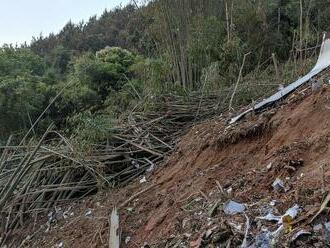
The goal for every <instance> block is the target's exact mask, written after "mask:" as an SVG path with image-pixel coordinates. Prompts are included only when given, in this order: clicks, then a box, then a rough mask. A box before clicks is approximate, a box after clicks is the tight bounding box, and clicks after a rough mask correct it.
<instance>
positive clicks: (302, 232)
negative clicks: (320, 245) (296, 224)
mask: <svg viewBox="0 0 330 248" xmlns="http://www.w3.org/2000/svg"><path fill="white" fill-rule="evenodd" d="M304 235H312V234H311V233H310V232H308V231H305V230H300V231H298V232H296V233H295V234H294V235H293V237H292V241H295V240H297V239H298V238H299V237H301V236H304Z"/></svg>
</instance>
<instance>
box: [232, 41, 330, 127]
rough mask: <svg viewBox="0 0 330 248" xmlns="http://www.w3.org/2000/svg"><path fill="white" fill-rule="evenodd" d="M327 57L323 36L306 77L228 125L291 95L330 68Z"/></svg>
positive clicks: (329, 52)
mask: <svg viewBox="0 0 330 248" xmlns="http://www.w3.org/2000/svg"><path fill="white" fill-rule="evenodd" d="M329 56H330V39H325V36H324V39H323V42H322V46H321V50H320V55H319V58H318V60H317V63H316V65H315V67H314V68H313V69H312V70H311V71H310V72H309V73H308V74H307V75H305V76H303V77H301V78H299V79H298V80H297V81H295V82H293V83H291V84H289V85H288V86H286V87H285V88H284V89H282V90H280V91H278V92H277V93H275V94H274V95H272V96H270V97H268V98H266V99H264V100H263V101H261V102H260V103H258V104H256V105H255V106H253V107H252V108H250V109H248V110H246V111H244V112H243V113H241V114H239V115H237V116H235V117H234V118H232V119H231V120H230V121H229V124H230V125H232V124H234V123H235V122H237V121H239V120H240V119H242V118H243V117H244V116H246V115H247V114H249V113H250V112H256V111H260V110H262V109H263V108H265V107H268V106H270V105H272V104H273V103H276V102H277V101H279V100H281V99H282V98H283V97H285V96H287V95H289V94H290V93H292V92H293V91H295V90H296V89H297V88H298V87H300V86H301V85H303V84H305V83H306V82H308V81H309V80H310V79H311V78H313V77H314V76H316V75H317V74H319V73H320V72H321V71H323V70H324V69H326V68H327V67H329V66H330V61H329Z"/></svg>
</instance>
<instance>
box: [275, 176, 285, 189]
mask: <svg viewBox="0 0 330 248" xmlns="http://www.w3.org/2000/svg"><path fill="white" fill-rule="evenodd" d="M272 186H273V188H274V190H276V191H280V190H283V189H284V182H283V181H282V180H281V179H279V178H276V180H275V181H274V182H273V184H272Z"/></svg>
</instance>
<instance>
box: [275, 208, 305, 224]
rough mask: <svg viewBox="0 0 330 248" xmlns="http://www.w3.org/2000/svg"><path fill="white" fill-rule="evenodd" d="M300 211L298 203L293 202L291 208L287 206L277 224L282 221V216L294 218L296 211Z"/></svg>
mask: <svg viewBox="0 0 330 248" xmlns="http://www.w3.org/2000/svg"><path fill="white" fill-rule="evenodd" d="M299 211H300V207H299V205H298V204H295V205H294V206H293V207H292V208H289V209H288V210H287V211H286V212H285V214H284V215H283V216H282V218H281V219H280V221H279V222H278V223H279V224H282V223H283V218H285V217H290V218H291V219H294V218H296V217H297V215H298V213H299Z"/></svg>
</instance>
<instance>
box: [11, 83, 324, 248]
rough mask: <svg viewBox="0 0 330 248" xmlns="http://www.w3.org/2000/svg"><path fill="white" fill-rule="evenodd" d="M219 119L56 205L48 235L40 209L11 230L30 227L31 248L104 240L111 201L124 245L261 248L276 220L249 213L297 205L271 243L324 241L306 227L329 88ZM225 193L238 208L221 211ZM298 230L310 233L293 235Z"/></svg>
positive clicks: (319, 187)
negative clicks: (81, 196) (164, 154)
mask: <svg viewBox="0 0 330 248" xmlns="http://www.w3.org/2000/svg"><path fill="white" fill-rule="evenodd" d="M227 121H228V118H227V117H224V116H222V117H218V118H215V119H213V120H209V121H207V122H205V123H202V124H200V125H197V126H195V127H194V128H192V129H191V130H190V132H189V133H188V134H187V135H186V136H184V137H183V138H182V140H181V142H180V143H179V145H178V147H177V149H176V151H175V153H174V154H172V155H171V156H170V157H169V158H168V159H167V161H166V162H165V163H164V165H163V166H162V167H161V168H158V169H156V170H155V171H153V172H152V173H150V174H149V175H147V176H146V182H143V180H142V181H139V180H138V181H137V182H135V183H134V184H132V185H129V186H127V187H125V188H123V189H119V190H113V191H110V192H104V193H102V194H99V195H96V196H94V197H90V198H89V199H87V200H84V201H82V202H78V203H74V204H72V205H65V206H61V207H62V210H60V211H57V215H56V214H55V215H56V216H55V219H56V221H55V222H54V219H52V220H51V221H49V224H48V229H49V230H48V231H47V233H45V230H44V229H45V228H41V229H39V226H40V224H42V223H46V222H47V218H48V217H44V218H43V219H40V221H37V223H38V224H35V225H34V226H33V225H32V224H31V226H30V229H28V230H25V231H24V232H23V233H18V234H17V236H16V237H19V236H20V237H25V236H26V235H27V234H31V233H34V234H35V235H34V237H33V238H31V239H30V240H26V242H25V245H27V246H31V247H32V246H33V247H56V245H57V247H108V230H109V222H108V216H109V213H110V212H111V210H112V207H113V206H115V205H117V206H119V207H120V209H119V212H120V220H121V228H122V240H123V243H126V246H127V247H141V246H143V245H145V247H216V245H218V247H238V246H240V245H241V243H242V242H243V240H244V237H245V241H246V242H247V244H249V245H255V246H252V247H261V244H262V242H264V243H265V242H266V243H267V242H268V241H267V238H265V236H262V235H261V234H262V233H264V234H267V235H268V234H270V233H271V232H273V233H272V234H273V236H276V235H274V234H276V233H274V231H276V230H278V228H279V227H280V226H281V225H280V224H277V223H276V222H275V223H274V222H270V221H266V220H260V219H258V218H256V217H257V216H265V215H267V214H269V213H270V212H272V213H273V214H274V215H277V216H281V215H283V214H284V213H285V212H286V211H287V210H288V209H289V208H291V207H292V206H294V205H295V204H298V206H299V208H300V210H299V213H298V215H297V217H294V218H293V219H290V220H289V221H288V222H286V221H285V222H284V224H285V225H284V231H283V232H279V233H280V234H279V235H278V237H276V238H275V237H274V239H273V240H272V242H278V246H290V245H291V246H299V247H325V246H326V245H328V244H329V240H328V241H327V240H326V238H325V237H326V235H325V233H326V229H325V227H323V228H322V227H321V228H319V229H318V230H317V231H316V229H315V228H314V229H315V230H313V227H315V225H317V224H319V223H321V224H322V223H325V222H326V221H327V216H326V214H325V213H321V214H320V215H319V216H318V217H317V218H315V219H314V220H313V222H311V220H312V217H313V216H314V215H315V214H316V213H317V211H318V210H319V209H320V206H321V204H322V202H323V200H324V198H325V197H326V195H327V192H328V191H329V181H330V166H329V164H328V163H329V160H330V149H329V141H330V88H329V87H328V86H327V85H323V87H322V89H320V90H318V91H316V92H312V89H311V87H305V88H303V89H300V90H299V91H297V92H295V93H294V94H293V95H291V96H289V98H287V99H286V100H285V102H284V103H282V104H281V105H278V106H275V107H274V108H272V109H269V110H267V111H265V112H263V113H261V114H259V115H252V116H249V117H247V118H246V119H244V120H242V121H241V122H239V123H237V124H236V125H234V126H227V125H226V123H227ZM276 179H280V180H282V181H283V184H284V188H281V187H280V190H278V191H276V190H274V188H273V187H272V184H273V182H274V181H275V180H276ZM228 200H234V201H236V202H239V203H244V204H245V207H246V211H245V213H244V214H236V215H228V214H225V213H224V211H223V206H224V205H225V203H226V202H228ZM57 210H58V209H57ZM65 211H67V212H66V216H65V218H63V216H64V215H63V212H65ZM58 213H59V214H58ZM246 218H248V220H249V225H248V227H249V228H248V230H247V233H246V227H247V226H246V220H247V219H246ZM328 221H329V219H328ZM266 229H267V230H268V232H267V231H266ZM35 230H38V231H37V232H35ZM299 231H304V232H310V234H308V235H302V236H299V238H297V239H295V238H294V236H295V234H297V233H298V232H299ZM246 234H247V235H246ZM267 235H266V237H268V236H267ZM273 236H272V237H273ZM260 237H264V238H260ZM260 240H263V241H260ZM265 240H266V241H265ZM258 242H259V243H258ZM260 242H261V243H260ZM265 247H268V246H265Z"/></svg>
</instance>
